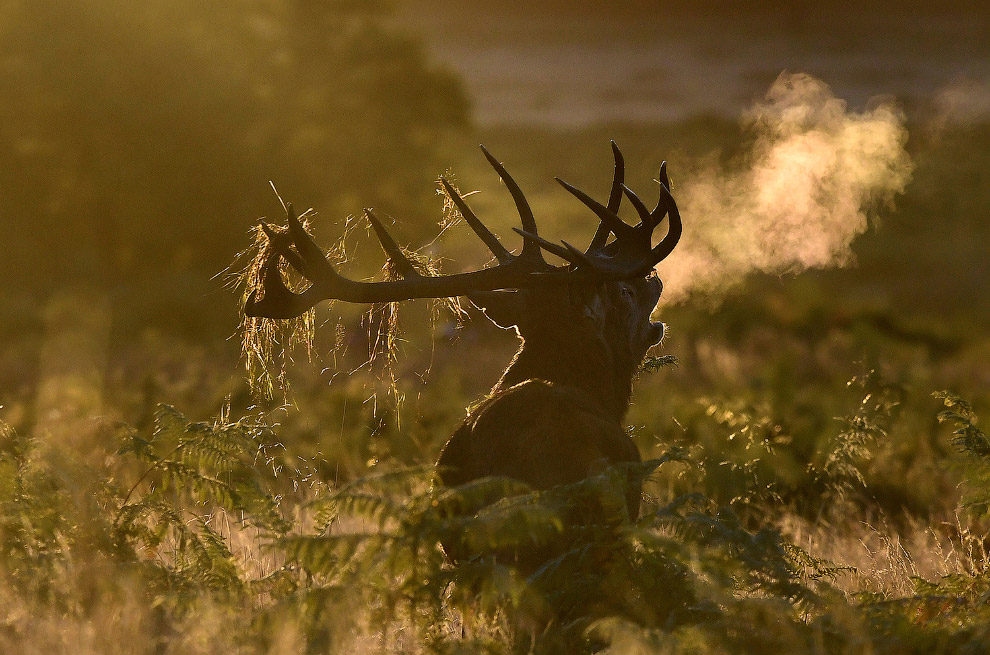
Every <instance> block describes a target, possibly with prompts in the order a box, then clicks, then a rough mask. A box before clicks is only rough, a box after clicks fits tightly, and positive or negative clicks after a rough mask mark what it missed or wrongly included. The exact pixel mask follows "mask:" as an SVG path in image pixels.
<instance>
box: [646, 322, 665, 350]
mask: <svg viewBox="0 0 990 655" xmlns="http://www.w3.org/2000/svg"><path fill="white" fill-rule="evenodd" d="M666 328H667V326H666V325H664V324H663V323H661V322H659V321H658V322H656V323H654V322H653V321H650V327H649V329H648V330H647V333H646V336H647V341H648V342H649V344H650V345H651V346H655V345H657V344H658V343H660V342H661V341H662V340H663V334H664V330H665V329H666Z"/></svg>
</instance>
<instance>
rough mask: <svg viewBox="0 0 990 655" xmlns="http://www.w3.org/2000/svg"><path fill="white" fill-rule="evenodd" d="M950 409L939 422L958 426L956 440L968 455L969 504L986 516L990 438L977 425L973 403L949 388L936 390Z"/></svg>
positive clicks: (989, 505)
mask: <svg viewBox="0 0 990 655" xmlns="http://www.w3.org/2000/svg"><path fill="white" fill-rule="evenodd" d="M933 395H934V396H935V397H936V398H938V399H940V400H941V401H942V402H943V404H944V405H945V407H947V409H944V410H942V411H941V412H939V414H938V421H939V423H949V424H951V425H953V426H955V428H956V429H955V430H954V431H953V432H952V444H953V445H954V446H956V448H958V449H959V450H960V451H961V452H962V453H963V454H964V455H966V461H965V464H966V476H967V480H966V482H967V485H966V494H965V496H964V502H965V504H966V506H967V507H969V508H971V509H973V510H974V511H976V512H978V513H979V514H982V515H984V516H986V515H988V514H990V439H988V438H987V435H986V434H985V433H984V432H983V430H981V429H980V428H978V427H976V422H977V416H976V413H975V412H974V411H973V406H972V405H971V404H970V403H968V402H966V401H965V400H963V399H962V398H960V397H959V396H957V395H955V394H953V393H950V392H948V391H938V392H936V393H935V394H933Z"/></svg>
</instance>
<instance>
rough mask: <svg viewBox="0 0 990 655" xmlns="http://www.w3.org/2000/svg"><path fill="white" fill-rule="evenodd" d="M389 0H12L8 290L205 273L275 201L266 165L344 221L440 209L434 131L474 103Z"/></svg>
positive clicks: (6, 128) (3, 157) (4, 209)
mask: <svg viewBox="0 0 990 655" xmlns="http://www.w3.org/2000/svg"><path fill="white" fill-rule="evenodd" d="M384 7H385V3H376V4H372V5H367V4H366V3H353V2H352V3H341V2H337V3H330V4H327V3H319V2H307V1H304V0H276V1H273V2H265V3H256V2H246V1H235V2H229V3H219V4H218V3H202V2H194V1H193V0H178V1H176V0H151V1H150V2H144V3H131V2H124V1H122V0H109V1H107V2H100V3H95V4H94V3H92V2H87V1H85V0H65V1H63V2H58V3H50V2H45V3H38V2H34V1H33V0H24V1H15V2H12V3H6V4H5V6H4V9H3V12H2V14H0V15H2V20H0V87H2V88H3V89H4V101H3V102H2V103H0V189H3V203H2V205H0V235H2V243H3V248H4V256H3V263H2V264H0V275H2V278H3V280H4V286H5V287H6V292H5V293H11V292H12V291H16V292H22V291H23V292H27V293H33V294H39V295H42V296H44V295H46V294H48V293H50V292H51V291H52V290H54V289H57V288H59V287H62V286H64V285H66V284H75V283H82V284H84V285H96V286H100V285H103V286H105V287H107V288H109V289H111V290H113V292H114V293H119V294H126V293H129V291H128V289H129V288H130V287H133V286H134V285H136V284H139V283H140V281H141V280H156V281H161V280H164V279H165V278H169V279H172V280H180V279H182V278H185V279H187V280H191V281H195V282H194V284H199V283H200V282H201V281H204V280H209V277H210V276H211V275H213V274H214V273H216V272H217V271H219V270H220V269H221V268H222V267H223V266H224V265H226V264H227V263H229V261H230V260H231V258H232V256H233V255H234V253H236V252H237V251H238V250H240V249H241V248H244V247H245V246H246V245H247V243H248V238H247V235H246V231H247V229H248V227H249V226H250V225H252V223H253V222H254V221H255V220H256V219H257V218H258V217H259V216H260V215H263V214H267V215H268V216H269V217H272V218H276V217H277V214H278V213H279V208H278V203H277V201H276V199H275V196H274V195H273V194H272V191H271V189H270V188H269V186H268V181H269V180H274V182H275V183H276V184H277V185H278V187H279V190H280V191H281V192H282V193H283V194H284V195H285V196H286V198H287V199H288V200H294V201H296V202H297V203H298V204H300V205H302V204H305V205H306V206H310V205H313V206H316V207H319V208H320V209H321V210H323V211H324V212H325V213H326V214H327V215H328V217H333V218H334V219H336V218H341V217H343V216H345V215H346V214H347V213H351V212H355V211H359V210H360V208H361V207H362V206H366V205H376V206H378V207H381V208H383V209H384V210H386V211H388V210H390V209H393V208H397V207H401V208H402V211H403V212H404V213H405V214H406V215H408V214H409V213H410V212H412V213H414V214H415V212H416V211H421V212H422V213H423V214H424V215H425V214H426V213H427V211H428V210H425V209H423V205H424V203H425V201H426V200H427V199H429V198H430V197H431V194H432V190H433V185H432V183H431V180H432V178H433V177H434V176H435V175H436V173H437V172H438V170H439V168H438V166H439V164H435V163H434V157H433V154H434V152H435V148H436V143H437V137H438V136H439V135H441V134H443V133H444V132H445V131H446V130H448V129H450V128H451V127H455V126H458V125H463V124H465V123H466V121H467V115H468V113H467V101H466V98H465V94H464V92H463V91H462V88H461V85H460V84H459V82H458V80H457V79H456V78H455V77H453V76H452V75H451V74H449V73H447V72H445V71H443V70H439V69H437V68H436V67H434V66H432V65H431V63H430V62H429V60H428V58H427V56H426V55H425V52H424V51H423V49H422V48H421V47H420V45H419V43H418V42H417V41H416V40H415V39H413V38H411V37H409V36H407V35H405V34H403V33H400V32H399V31H397V29H396V28H394V27H386V26H384V24H383V22H382V21H381V18H382V17H383V15H385V13H386V9H385V8H384ZM331 229H332V228H331ZM425 232H427V233H431V232H432V230H425ZM130 293H133V291H131V292H130ZM176 293H179V294H181V293H182V291H181V290H179V291H176ZM193 293H202V290H198V291H194V292H193Z"/></svg>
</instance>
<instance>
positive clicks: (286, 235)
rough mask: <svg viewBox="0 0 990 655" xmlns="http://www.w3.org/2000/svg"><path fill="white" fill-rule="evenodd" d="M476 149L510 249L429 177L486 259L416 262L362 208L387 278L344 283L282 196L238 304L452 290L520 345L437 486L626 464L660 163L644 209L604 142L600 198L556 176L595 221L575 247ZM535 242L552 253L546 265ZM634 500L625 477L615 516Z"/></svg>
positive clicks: (657, 252) (567, 476)
mask: <svg viewBox="0 0 990 655" xmlns="http://www.w3.org/2000/svg"><path fill="white" fill-rule="evenodd" d="M482 151H483V152H484V155H485V157H486V158H487V159H488V162H489V163H490V164H491V165H492V167H493V168H494V169H495V171H496V172H497V173H498V174H499V176H500V177H501V178H502V181H503V182H504V184H505V186H506V187H507V188H508V190H509V192H510V194H511V195H512V198H513V200H514V202H515V205H516V209H517V211H518V213H519V217H520V221H521V223H522V226H521V228H513V229H514V230H515V231H516V232H517V233H519V234H520V235H521V236H522V238H523V241H522V248H521V250H520V251H519V253H518V254H513V253H512V252H510V251H509V250H508V249H506V248H505V247H504V246H503V245H502V243H501V242H500V241H499V239H498V238H497V237H496V236H495V235H494V234H493V233H492V232H491V231H490V230H489V229H488V228H487V227H486V226H485V225H484V224H483V223H482V222H481V221H480V220H479V219H478V217H477V216H476V215H475V213H474V212H473V211H472V210H471V208H470V207H469V206H468V204H467V202H466V201H465V200H464V198H463V197H462V196H461V195H460V194H459V193H458V192H457V191H456V190H455V189H454V187H453V186H452V185H451V184H450V182H448V181H447V180H446V179H444V178H442V177H441V178H440V184H441V186H442V187H443V189H444V191H445V192H446V193H447V194H448V196H449V197H450V199H451V200H452V201H453V203H454V204H455V205H456V207H457V208H458V210H459V212H460V214H461V215H462V217H463V218H464V220H465V221H466V222H467V224H468V225H469V226H470V227H471V228H472V229H473V230H474V232H475V233H476V234H477V235H478V237H479V238H480V239H481V240H482V241H483V242H484V243H485V245H486V246H487V247H488V249H489V250H490V251H491V253H492V255H493V256H494V258H495V260H496V261H497V264H496V265H495V266H492V267H490V268H482V269H479V270H475V271H471V272H466V273H458V274H452V275H436V276H433V275H426V274H423V273H421V272H419V271H418V270H417V268H416V267H415V266H414V265H413V263H412V262H411V261H410V260H409V259H408V258H407V256H406V255H405V254H404V253H403V251H402V249H401V248H400V247H399V246H398V245H397V244H396V242H395V241H394V239H393V238H392V237H391V236H390V235H389V233H388V232H387V231H386V229H385V227H384V225H383V224H382V222H381V221H380V220H379V219H378V217H376V215H375V214H374V212H373V211H371V210H365V215H366V217H367V220H368V221H369V222H370V224H371V226H372V228H373V229H374V231H375V233H376V235H377V237H378V240H379V241H380V242H381V245H382V248H383V249H384V251H385V254H386V255H387V257H388V259H389V261H390V263H391V266H392V268H393V269H394V270H395V271H397V272H398V273H399V274H400V276H401V277H400V279H396V280H391V281H382V282H360V281H354V280H350V279H347V278H345V277H343V276H341V275H340V274H339V273H338V272H337V271H336V270H335V269H334V267H333V266H332V265H331V264H330V262H329V261H328V259H327V258H326V256H325V255H324V253H323V251H322V250H321V249H320V247H319V246H318V245H317V244H316V243H315V242H314V240H313V239H312V237H311V236H310V235H309V234H308V232H307V231H306V229H305V228H304V227H303V225H302V224H301V222H300V220H299V218H298V216H297V215H296V213H295V212H294V211H293V209H292V207H291V205H290V206H288V207H287V212H286V213H287V217H288V223H287V226H286V227H274V226H271V225H268V224H266V223H265V222H264V221H262V228H263V229H264V231H265V233H266V234H267V236H268V238H269V241H270V248H269V253H270V254H269V257H268V259H267V260H266V261H265V262H264V264H263V265H262V275H261V280H262V282H261V285H260V286H261V288H260V289H256V290H254V291H253V292H252V293H251V294H250V295H249V297H248V298H247V301H246V304H245V308H244V311H245V313H246V314H247V315H248V316H258V317H267V318H274V319H280V318H292V317H295V316H299V315H301V314H303V313H304V312H306V311H308V310H310V309H311V308H312V307H314V306H315V305H316V304H317V303H319V302H320V301H322V300H330V299H334V300H344V301H347V302H354V303H383V302H396V301H401V300H407V299H412V298H447V297H453V296H466V297H467V298H468V299H469V300H471V301H472V303H474V304H475V305H476V306H478V307H480V308H481V309H482V310H483V311H484V313H485V314H486V315H487V316H488V317H489V318H490V319H491V320H492V321H493V322H494V323H495V324H497V325H499V326H500V327H504V328H510V327H511V328H514V329H515V330H516V331H517V333H518V335H519V337H520V340H521V344H520V347H519V350H518V352H517V353H516V355H515V357H514V358H513V359H512V362H511V364H509V366H508V368H507V369H506V370H505V372H504V373H503V374H502V376H501V378H500V379H499V381H498V383H497V384H496V385H495V386H494V387H493V388H492V390H491V393H490V394H489V395H488V396H487V398H485V399H484V400H483V401H482V402H481V403H480V404H478V405H477V406H476V407H475V408H474V409H473V410H471V411H470V413H469V415H468V416H467V418H466V419H465V421H464V423H463V424H462V425H461V427H460V428H459V429H458V430H457V431H456V432H455V433H454V435H453V436H452V437H451V438H450V440H449V441H448V442H447V444H446V445H445V446H444V448H443V451H442V453H441V454H440V458H439V460H438V462H437V465H438V475H439V479H440V481H441V483H442V484H443V485H444V486H446V487H455V486H460V485H463V484H465V483H469V482H472V481H475V480H479V479H481V478H485V477H488V476H496V477H503V478H512V479H515V480H519V481H521V482H523V483H526V484H527V485H529V487H531V488H533V489H537V490H543V489H549V488H551V487H554V486H557V485H562V484H569V483H575V482H578V481H580V480H583V479H585V478H588V477H589V476H592V475H595V474H597V473H600V472H602V471H603V470H605V469H607V468H608V467H610V466H615V465H622V464H626V463H636V462H639V461H640V454H639V451H638V449H637V447H636V445H635V443H634V442H633V441H632V439H630V438H629V436H628V434H627V433H626V431H625V430H624V429H623V419H624V416H625V413H626V411H627V408H628V405H629V400H630V394H631V389H632V381H633V377H634V375H635V373H636V371H637V370H638V368H639V366H640V365H641V363H642V360H643V358H644V357H645V355H646V352H647V350H648V349H649V348H650V347H651V346H653V345H655V344H657V343H658V342H659V341H660V340H661V339H662V337H663V333H664V326H663V324H662V323H657V322H652V321H651V320H650V318H651V314H652V312H653V310H654V308H655V307H656V304H657V302H658V301H659V299H660V293H661V290H662V284H661V282H660V279H659V278H658V277H657V275H656V273H655V271H654V267H655V266H656V264H657V263H659V262H660V261H661V260H663V259H664V258H665V257H667V256H668V255H669V254H670V253H671V251H672V250H673V249H674V246H675V245H676V244H677V241H678V239H679V238H680V236H681V219H680V215H679V214H678V211H677V205H676V204H675V203H674V199H673V197H672V196H671V194H670V182H669V180H668V177H667V172H666V162H664V164H663V165H661V168H660V175H659V179H658V182H659V183H660V198H659V201H658V202H657V205H656V207H655V208H654V209H652V210H651V209H649V208H648V207H647V206H646V204H645V203H644V202H643V201H642V200H641V199H640V198H639V196H637V195H636V194H635V193H634V192H633V191H632V190H630V189H629V188H628V187H627V186H625V184H624V183H623V179H624V163H623V158H622V154H621V153H620V151H619V149H618V147H616V145H615V143H614V142H613V143H612V151H613V156H614V159H615V167H614V174H613V179H612V185H611V191H610V193H609V197H608V200H607V202H606V203H605V204H601V203H600V202H598V201H596V200H595V199H593V198H592V197H590V196H589V195H587V194H586V193H584V192H583V191H581V190H579V189H577V188H575V187H573V186H571V185H570V184H568V183H566V182H564V181H562V180H560V179H559V178H557V181H558V182H559V183H560V184H561V185H562V186H563V187H564V188H565V189H566V190H567V191H569V192H570V193H571V194H573V195H574V196H575V197H577V199H578V200H580V201H581V202H582V203H583V204H584V205H585V206H586V207H587V208H588V209H590V210H591V212H592V213H593V214H594V215H595V216H596V217H597V218H598V220H599V223H598V227H597V230H596V232H595V234H594V236H593V238H592V239H591V243H590V245H589V246H588V247H587V248H586V249H585V250H583V251H582V250H579V249H578V248H576V247H574V246H572V245H571V244H569V243H567V242H565V241H562V242H561V243H560V244H557V243H553V242H551V241H548V240H546V239H544V238H543V237H541V236H540V235H539V233H538V232H537V225H536V220H535V218H534V216H533V212H532V210H531V209H530V206H529V204H528V203H527V201H526V198H525V196H524V195H523V192H522V190H521V189H520V188H519V185H518V184H516V182H515V181H514V180H513V179H512V177H511V176H510V175H509V174H508V172H507V171H506V170H505V168H504V167H503V166H502V164H501V163H500V162H499V161H498V160H497V159H495V157H493V156H492V155H491V154H490V153H489V152H488V151H487V150H486V149H485V148H484V146H482ZM623 196H625V197H627V198H628V199H629V202H630V204H631V205H632V206H633V208H634V209H635V211H636V213H637V214H638V216H639V223H638V224H637V225H630V224H629V223H626V222H625V221H623V220H622V219H621V218H620V217H619V215H618V209H619V204H620V201H621V200H622V198H623ZM667 216H669V221H668V228H667V233H666V235H664V237H663V238H662V239H660V240H659V242H658V243H657V244H656V245H654V244H653V233H654V231H655V229H656V228H657V227H658V226H659V225H660V223H661V222H662V221H663V219H664V218H665V217H667ZM544 251H546V252H549V253H551V254H553V255H555V256H557V257H559V258H561V259H562V260H564V262H566V263H565V264H563V265H560V266H554V265H551V264H549V263H548V262H547V261H546V260H545V259H544V256H543V252H544ZM286 265H288V266H291V267H292V268H293V269H295V271H296V272H297V273H299V274H300V275H301V276H302V277H303V278H305V280H307V281H308V282H309V286H308V288H306V289H305V290H304V291H302V292H299V293H296V292H293V291H291V290H289V288H288V287H287V286H286V284H285V282H284V280H283V278H282V271H283V270H284V269H285V267H286ZM259 291H260V293H259ZM639 500H640V486H639V484H630V485H629V488H628V491H627V493H626V505H627V507H626V510H627V513H628V514H627V515H628V516H629V517H631V518H635V517H636V516H637V514H638V511H639Z"/></svg>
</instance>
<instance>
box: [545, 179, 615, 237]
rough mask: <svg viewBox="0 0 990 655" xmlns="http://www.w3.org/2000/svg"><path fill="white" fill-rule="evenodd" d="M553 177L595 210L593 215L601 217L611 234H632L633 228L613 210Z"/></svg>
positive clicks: (589, 207)
mask: <svg viewBox="0 0 990 655" xmlns="http://www.w3.org/2000/svg"><path fill="white" fill-rule="evenodd" d="M554 179H555V180H557V182H559V183H560V185H561V186H562V187H564V188H565V189H567V190H568V191H570V192H571V194H573V195H574V196H575V197H576V198H577V199H578V200H580V201H581V202H583V203H584V204H585V205H586V206H587V207H588V209H590V210H591V211H593V212H595V215H597V216H598V218H600V219H601V221H602V223H603V224H605V226H606V227H608V229H609V230H611V231H612V233H613V234H615V236H616V238H617V239H626V238H629V237H630V236H632V235H633V232H634V230H635V228H633V226H632V225H629V224H628V223H626V222H625V221H623V220H622V219H621V218H619V215H618V214H616V213H615V212H614V211H612V210H611V209H609V208H608V207H606V206H605V205H603V204H601V203H600V202H598V201H597V200H595V199H594V198H592V197H591V196H589V195H588V194H587V193H585V192H584V191H582V190H581V189H578V188H577V187H575V186H572V185H570V184H568V183H567V182H565V181H563V180H562V179H560V178H559V177H555V178H554Z"/></svg>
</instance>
